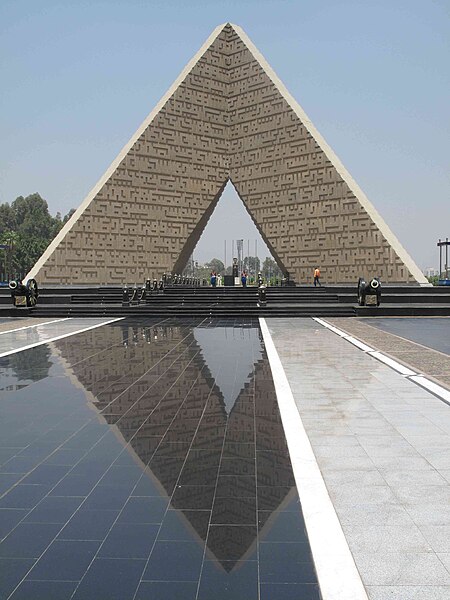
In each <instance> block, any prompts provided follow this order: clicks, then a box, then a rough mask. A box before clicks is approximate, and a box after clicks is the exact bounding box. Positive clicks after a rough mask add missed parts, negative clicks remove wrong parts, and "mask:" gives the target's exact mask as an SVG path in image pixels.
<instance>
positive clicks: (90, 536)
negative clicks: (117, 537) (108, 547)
mask: <svg viewBox="0 0 450 600" xmlns="http://www.w3.org/2000/svg"><path fill="white" fill-rule="evenodd" d="M118 515H119V511H118V510H98V509H97V510H96V509H93V510H90V509H85V508H84V507H82V508H81V509H80V510H78V511H77V512H76V513H75V514H74V515H73V516H72V517H71V519H70V521H69V522H68V523H67V525H65V527H64V528H63V529H61V532H60V533H59V535H58V539H61V540H80V541H81V540H98V541H102V540H104V539H105V537H106V535H107V533H108V532H109V530H110V529H111V526H112V524H113V523H114V521H115V520H116V519H117V517H118Z"/></svg>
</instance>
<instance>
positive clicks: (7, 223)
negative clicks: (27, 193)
mask: <svg viewBox="0 0 450 600" xmlns="http://www.w3.org/2000/svg"><path fill="white" fill-rule="evenodd" d="M14 229H15V220H14V211H13V209H12V207H11V206H10V205H9V204H8V203H7V202H5V204H0V236H3V235H4V234H5V233H7V232H9V231H14Z"/></svg>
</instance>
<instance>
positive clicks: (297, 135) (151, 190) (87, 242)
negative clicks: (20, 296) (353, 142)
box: [28, 24, 425, 284]
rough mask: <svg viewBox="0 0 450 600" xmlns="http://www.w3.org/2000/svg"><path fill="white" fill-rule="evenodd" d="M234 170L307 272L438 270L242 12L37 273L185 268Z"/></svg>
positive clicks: (133, 277) (278, 248)
mask: <svg viewBox="0 0 450 600" xmlns="http://www.w3.org/2000/svg"><path fill="white" fill-rule="evenodd" d="M229 179H231V181H232V182H233V184H234V186H235V188H236V190H237V192H238V194H239V196H240V198H241V200H242V201H243V202H244V204H245V206H246V208H247V210H248V212H249V214H250V216H251V217H252V219H253V221H254V222H255V224H256V226H257V228H258V230H259V232H260V233H261V235H262V237H263V239H264V241H265V242H266V244H267V245H268V247H269V248H270V250H271V252H272V254H273V256H274V258H275V260H276V261H277V262H278V264H279V266H280V267H281V268H282V270H283V271H284V272H288V273H289V274H290V277H291V278H292V279H293V280H295V281H296V282H298V283H302V282H305V281H310V280H311V277H312V271H313V269H314V267H315V266H316V265H320V267H321V273H322V277H323V278H324V279H325V280H326V281H327V282H328V283H345V282H351V283H353V282H355V281H357V279H358V277H359V276H360V275H364V276H366V277H370V276H374V275H376V276H380V277H381V278H382V280H384V281H389V282H411V283H413V282H417V281H418V282H420V283H425V279H424V277H423V275H422V274H421V272H420V270H419V269H418V267H417V266H416V265H415V264H414V262H413V261H412V259H411V258H410V256H409V255H408V254H407V252H406V251H405V250H404V249H403V248H402V246H401V244H400V243H399V242H398V240H397V239H396V238H395V236H394V235H393V233H392V232H391V231H390V229H389V228H388V226H387V225H386V224H385V223H384V221H383V220H382V218H381V217H380V215H379V214H378V213H377V211H376V210H375V209H374V207H373V206H372V204H371V203H370V202H369V201H368V199H367V198H366V196H365V195H364V194H363V192H362V191H361V190H360V188H359V187H358V186H357V184H356V183H355V182H354V180H353V179H352V178H351V176H350V175H349V173H348V172H347V171H346V169H345V168H344V167H343V165H342V164H341V163H340V161H339V159H338V158H337V157H336V156H335V154H334V153H333V151H332V150H331V149H330V148H329V147H328V145H327V144H326V142H325V141H324V140H323V138H322V137H321V136H320V134H319V133H318V132H317V131H316V129H315V128H314V126H313V125H312V123H311V122H310V120H309V119H308V117H307V116H306V114H305V113H304V111H303V110H302V109H301V107H300V106H299V105H298V104H297V103H296V101H295V100H294V99H293V98H292V97H291V96H290V94H289V93H288V92H287V90H286V89H285V88H284V86H283V84H282V83H281V82H280V81H279V79H278V78H277V76H276V75H275V73H274V72H273V71H272V69H271V68H270V67H269V65H268V64H267V63H266V61H265V60H264V59H263V57H262V56H261V55H260V54H259V52H258V51H257V49H256V48H255V47H254V46H253V44H252V43H251V41H250V40H249V39H248V37H247V36H246V34H245V33H244V32H243V31H242V30H241V29H240V28H239V27H237V26H234V25H230V24H226V25H224V26H221V27H218V28H217V29H216V30H215V31H214V32H213V34H212V35H211V36H210V38H209V39H208V40H207V42H206V43H205V45H204V46H203V47H202V48H201V50H200V51H199V52H198V53H197V55H196V56H195V57H194V58H193V59H192V61H191V62H190V63H189V65H188V66H187V67H186V68H185V70H184V71H183V72H182V74H181V75H180V77H179V78H178V79H177V81H176V82H175V83H174V85H173V86H172V88H171V89H170V90H169V92H168V93H167V94H166V95H165V96H164V98H163V99H162V100H161V101H160V103H159V104H158V105H157V107H156V108H155V109H154V110H153V111H152V113H151V114H150V115H149V117H148V118H147V119H146V120H145V121H144V123H143V124H142V126H141V127H140V128H139V130H138V131H137V132H136V134H135V135H134V136H133V137H132V139H131V140H130V142H129V143H128V144H127V146H126V147H125V148H124V149H123V150H122V152H121V153H120V155H119V156H118V157H117V159H116V160H115V161H114V162H113V164H112V165H111V167H110V168H109V169H108V171H107V173H106V174H105V175H104V176H103V177H102V179H101V180H100V181H99V183H98V184H97V185H96V186H95V187H94V189H93V190H92V192H91V193H90V194H89V195H88V197H87V198H86V199H85V200H84V202H83V203H82V205H81V206H80V208H79V209H78V210H77V212H76V213H75V215H74V216H73V217H72V219H71V220H70V221H69V223H68V224H67V225H66V226H65V227H64V228H63V230H62V231H61V232H60V234H59V235H58V236H57V238H56V239H55V240H54V242H53V243H52V244H51V245H50V246H49V248H48V249H47V251H46V252H45V253H44V255H43V256H42V257H41V259H40V260H39V261H38V263H37V264H36V265H35V267H34V268H33V269H32V271H31V272H30V273H29V274H28V277H36V278H37V279H38V281H39V282H40V283H47V284H50V283H51V284H57V283H65V284H70V283H72V284H85V283H92V284H99V283H115V284H122V283H124V282H135V281H137V282H141V281H144V279H145V278H147V277H159V276H160V275H161V274H162V273H163V272H181V271H182V269H183V267H184V266H185V265H186V263H187V261H188V258H189V256H190V254H191V253H192V251H193V249H194V247H195V245H196V243H197V242H198V240H199V238H200V236H201V233H202V231H203V230H204V228H205V226H206V223H207V222H208V219H209V218H210V216H211V214H212V212H213V210H214V208H215V206H216V204H217V202H218V200H219V198H220V195H221V193H222V191H223V189H224V187H225V185H226V183H227V181H228V180H229ZM228 235H230V234H228ZM224 237H225V232H224ZM218 244H220V247H221V241H218Z"/></svg>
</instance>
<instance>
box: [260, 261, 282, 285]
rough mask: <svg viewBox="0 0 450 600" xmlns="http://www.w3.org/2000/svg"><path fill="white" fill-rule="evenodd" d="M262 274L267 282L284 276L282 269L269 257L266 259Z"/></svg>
mask: <svg viewBox="0 0 450 600" xmlns="http://www.w3.org/2000/svg"><path fill="white" fill-rule="evenodd" d="M262 274H263V276H264V278H265V279H266V280H270V279H273V278H280V277H281V276H282V273H281V270H280V267H279V266H278V265H277V263H276V262H275V261H274V260H273V258H270V257H269V256H266V258H265V259H264V262H263V266H262Z"/></svg>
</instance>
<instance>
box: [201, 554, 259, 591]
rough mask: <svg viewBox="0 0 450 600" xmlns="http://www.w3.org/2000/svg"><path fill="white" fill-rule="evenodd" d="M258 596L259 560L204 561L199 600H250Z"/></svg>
mask: <svg viewBox="0 0 450 600" xmlns="http://www.w3.org/2000/svg"><path fill="white" fill-rule="evenodd" d="M257 597H258V563H257V561H238V562H234V561H232V562H231V563H229V564H228V563H227V562H226V561H223V562H221V563H219V562H217V561H210V560H207V561H205V563H204V566H203V570H202V576H201V579H200V586H199V591H198V596H197V600H210V599H211V598H216V599H217V600H219V599H220V600H250V599H253V598H255V599H256V598H257Z"/></svg>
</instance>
